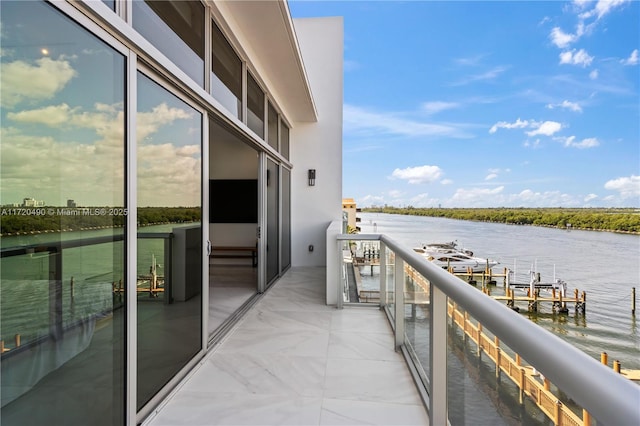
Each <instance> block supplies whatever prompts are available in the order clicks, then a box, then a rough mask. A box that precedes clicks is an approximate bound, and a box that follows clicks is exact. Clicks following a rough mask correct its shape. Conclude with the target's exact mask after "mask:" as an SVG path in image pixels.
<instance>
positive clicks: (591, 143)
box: [553, 136, 600, 149]
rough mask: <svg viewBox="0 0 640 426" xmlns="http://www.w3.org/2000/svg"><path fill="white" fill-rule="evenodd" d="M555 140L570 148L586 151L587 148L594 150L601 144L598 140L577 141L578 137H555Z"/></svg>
mask: <svg viewBox="0 0 640 426" xmlns="http://www.w3.org/2000/svg"><path fill="white" fill-rule="evenodd" d="M553 139H554V140H556V141H558V142H562V144H563V145H564V146H565V147H567V148H569V147H571V148H579V149H585V148H594V147H596V146H600V142H598V139H596V138H586V139H582V140H581V141H580V142H578V141H576V137H575V136H568V137H561V136H560V137H555V138H553Z"/></svg>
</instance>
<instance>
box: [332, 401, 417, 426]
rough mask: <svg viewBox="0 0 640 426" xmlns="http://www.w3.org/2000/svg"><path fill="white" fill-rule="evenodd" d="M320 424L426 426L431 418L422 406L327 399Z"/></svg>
mask: <svg viewBox="0 0 640 426" xmlns="http://www.w3.org/2000/svg"><path fill="white" fill-rule="evenodd" d="M320 424H321V425H323V426H330V425H345V426H346V425H388V426H410V425H415V426H424V425H428V424H429V417H428V416H427V413H426V411H425V409H424V407H423V406H422V405H413V404H391V403H381V402H370V401H347V400H341V399H330V398H325V399H324V400H323V401H322V411H321V413H320Z"/></svg>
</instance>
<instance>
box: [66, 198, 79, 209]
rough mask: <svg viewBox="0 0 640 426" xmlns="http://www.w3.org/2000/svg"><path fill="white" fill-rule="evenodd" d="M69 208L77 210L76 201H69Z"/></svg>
mask: <svg viewBox="0 0 640 426" xmlns="http://www.w3.org/2000/svg"><path fill="white" fill-rule="evenodd" d="M67 207H71V208H75V207H77V206H76V202H75V201H74V200H67Z"/></svg>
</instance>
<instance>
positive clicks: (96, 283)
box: [0, 1, 127, 425]
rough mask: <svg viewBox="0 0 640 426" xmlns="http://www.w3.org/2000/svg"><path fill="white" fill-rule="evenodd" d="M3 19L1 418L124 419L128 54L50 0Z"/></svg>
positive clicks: (0, 13)
mask: <svg viewBox="0 0 640 426" xmlns="http://www.w3.org/2000/svg"><path fill="white" fill-rule="evenodd" d="M0 17H1V26H2V55H1V56H0V63H1V69H0V78H1V87H2V90H1V91H0V103H1V106H2V108H1V109H0V122H1V123H2V128H1V130H0V138H1V140H2V142H1V143H0V174H1V176H0V193H2V203H3V204H5V205H4V206H3V211H6V212H9V213H8V214H7V215H5V214H3V215H2V216H1V217H0V220H1V224H0V229H1V231H0V232H2V238H0V245H1V246H2V249H3V256H2V258H1V259H0V294H1V297H0V304H1V306H0V334H1V339H2V340H3V341H4V343H5V347H4V351H3V352H2V355H1V356H2V360H1V362H0V364H1V368H2V372H1V374H0V377H1V378H2V380H1V383H2V390H1V392H0V394H1V396H2V410H1V419H0V423H1V424H2V425H32V424H55V425H87V424H91V425H121V424H122V423H123V422H124V408H123V403H124V399H125V396H124V395H125V393H124V383H125V382H124V366H123V360H124V344H123V342H124V339H125V332H124V330H125V323H124V314H123V311H124V309H123V303H124V291H125V289H126V282H125V281H124V278H125V274H124V269H125V268H124V248H123V239H124V232H125V230H124V228H123V227H124V224H125V219H126V214H127V209H126V206H125V205H124V186H125V175H124V164H125V162H124V153H125V139H124V109H123V106H124V103H125V98H124V94H125V84H124V76H125V58H124V57H123V56H122V55H121V54H119V53H118V52H116V51H115V50H113V49H112V48H111V47H110V46H108V45H107V44H105V43H103V42H102V41H100V40H99V39H97V38H96V37H94V36H93V35H91V34H90V33H89V32H87V31H86V30H84V29H83V28H82V27H81V26H79V25H78V24H77V23H75V22H74V21H72V20H71V19H69V18H67V17H66V16H63V15H62V14H61V13H60V12H58V11H57V10H56V9H54V8H53V7H51V6H50V5H48V4H46V3H44V2H35V1H29V2H11V1H2V2H0ZM96 82H99V84H96ZM6 209H9V210H6Z"/></svg>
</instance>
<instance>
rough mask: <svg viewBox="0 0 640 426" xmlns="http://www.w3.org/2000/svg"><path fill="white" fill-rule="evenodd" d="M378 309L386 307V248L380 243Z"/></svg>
mask: <svg viewBox="0 0 640 426" xmlns="http://www.w3.org/2000/svg"><path fill="white" fill-rule="evenodd" d="M379 299H380V308H384V307H385V306H387V247H386V246H385V245H384V243H383V242H382V241H380V297H379Z"/></svg>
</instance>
